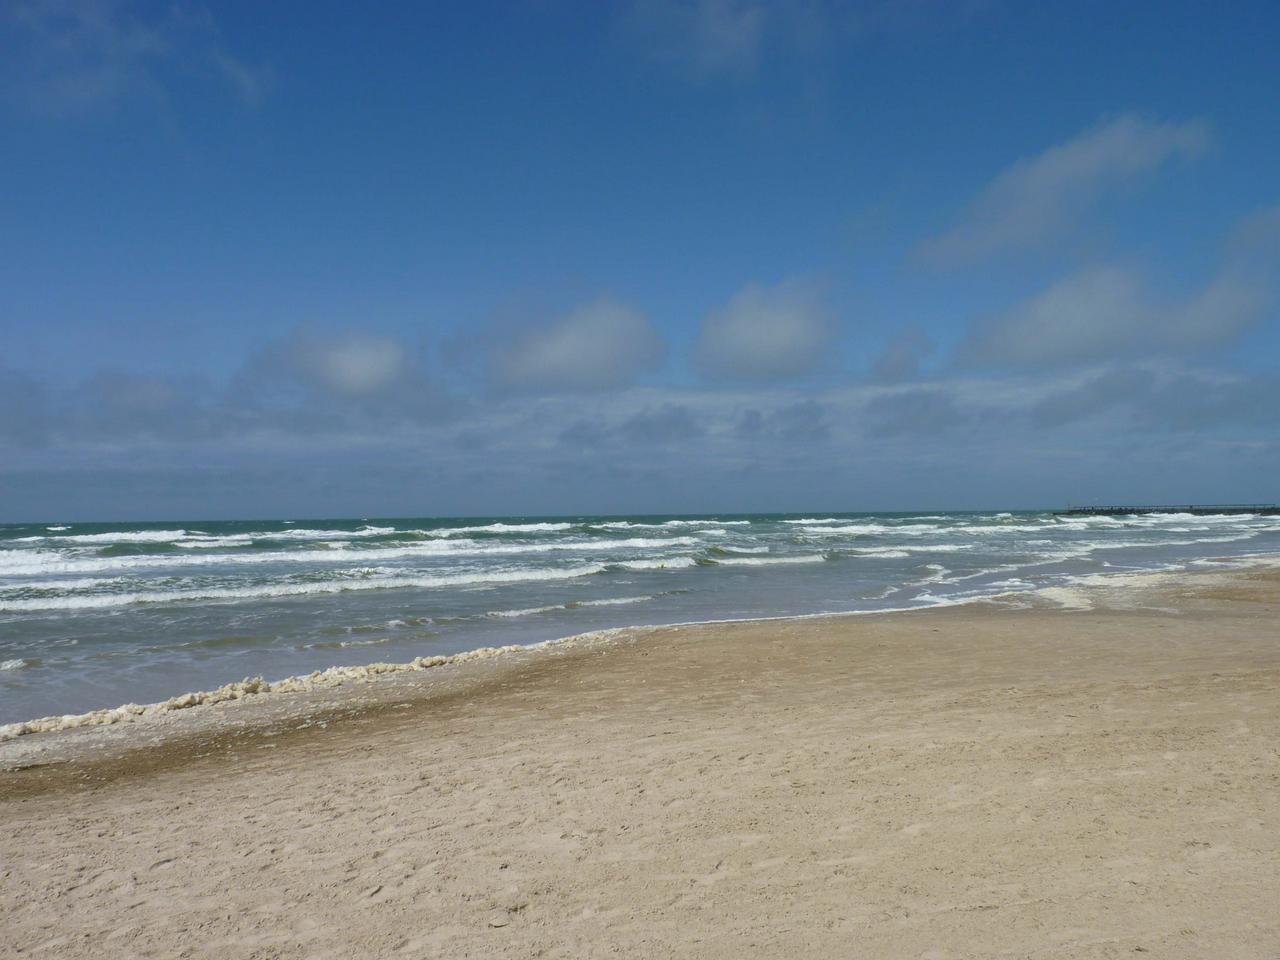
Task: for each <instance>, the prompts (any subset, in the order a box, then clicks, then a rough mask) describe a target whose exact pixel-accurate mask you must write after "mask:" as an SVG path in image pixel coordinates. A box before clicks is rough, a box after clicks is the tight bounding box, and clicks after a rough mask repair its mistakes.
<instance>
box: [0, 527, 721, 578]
mask: <svg viewBox="0 0 1280 960" xmlns="http://www.w3.org/2000/svg"><path fill="white" fill-rule="evenodd" d="M697 543H699V541H698V540H697V539H696V538H694V537H632V538H628V539H625V540H561V541H556V542H552V543H485V542H482V541H479V540H470V539H464V540H427V541H423V542H421V543H414V544H403V545H399V546H385V547H381V546H374V547H363V548H352V547H351V546H350V545H349V544H343V545H340V546H329V547H325V548H323V549H315V550H296V551H294V550H289V551H279V550H278V551H262V552H258V553H228V554H220V555H218V556H206V555H183V554H178V555H173V554H169V555H165V556H135V555H130V556H124V557H101V556H90V557H84V556H71V557H69V556H67V555H66V554H63V553H58V552H53V551H37V550H0V576H29V575H32V574H42V573H43V574H57V573H68V574H72V573H106V572H118V571H124V570H134V569H143V568H147V567H187V566H206V567H207V566H212V565H232V566H235V565H262V564H293V563H344V562H360V561H377V560H396V559H400V560H402V559H406V558H412V557H437V556H450V557H468V556H471V557H482V556H504V555H516V554H530V553H551V552H565V551H567V552H574V551H577V552H587V553H594V552H607V551H610V550H628V549H631V550H657V549H668V548H670V547H687V546H693V545H695V544H697Z"/></svg>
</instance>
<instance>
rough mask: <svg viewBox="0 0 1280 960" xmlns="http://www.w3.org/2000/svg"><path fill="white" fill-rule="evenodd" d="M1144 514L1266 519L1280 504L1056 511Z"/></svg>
mask: <svg viewBox="0 0 1280 960" xmlns="http://www.w3.org/2000/svg"><path fill="white" fill-rule="evenodd" d="M1143 513H1191V514H1196V515H1197V516H1211V515H1214V514H1230V513H1253V514H1258V515H1259V516H1264V517H1274V516H1280V504H1274V503H1219V504H1205V503H1201V504H1186V505H1182V506H1161V507H1155V506H1142V507H1139V506H1123V505H1122V506H1105V507H1068V508H1067V509H1066V510H1055V511H1054V515H1055V516H1059V517H1124V516H1129V515H1131V514H1143Z"/></svg>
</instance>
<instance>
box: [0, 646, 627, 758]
mask: <svg viewBox="0 0 1280 960" xmlns="http://www.w3.org/2000/svg"><path fill="white" fill-rule="evenodd" d="M628 629H630V628H618V629H612V630H593V631H591V632H589V633H580V634H575V635H574V636H572V637H562V638H560V639H558V640H544V641H543V642H541V643H533V644H528V645H521V644H508V645H507V646H504V647H481V648H479V649H477V650H467V651H464V652H462V653H455V654H452V655H450V656H434V657H415V658H414V659H413V660H410V661H408V662H407V663H370V664H365V665H364V666H356V667H330V668H329V669H327V670H317V671H315V672H314V673H309V674H304V675H302V676H295V677H286V678H285V679H283V680H276V681H269V680H264V679H263V678H262V677H251V678H246V679H244V680H239V681H236V682H235V683H228V684H225V685H224V686H221V687H218V688H217V689H216V690H198V691H194V692H191V693H184V694H180V695H178V696H176V697H170V698H169V699H168V700H162V701H160V702H159V703H148V704H138V703H126V704H122V705H120V706H118V707H112V708H110V709H106V710H91V711H89V712H88V713H74V714H72V713H68V714H63V715H61V716H49V717H40V718H39V719H36V720H24V721H21V722H19V723H8V724H4V725H2V726H0V742H4V741H7V740H15V739H17V738H18V737H22V736H26V735H28V734H32V733H53V732H56V731H60V730H75V729H78V728H81V727H99V726H106V725H110V724H116V723H121V722H132V721H135V720H139V719H142V718H144V717H154V716H159V715H161V714H166V713H173V712H174V711H177V710H187V709H189V708H191V707H199V706H208V705H211V704H216V703H227V702H229V701H235V700H245V699H248V698H251V697H259V696H263V695H266V694H292V693H307V692H310V691H313V690H325V689H331V688H333V687H340V686H342V685H343V684H346V683H367V682H369V681H372V680H375V679H377V678H379V677H383V676H387V675H389V674H396V673H410V672H415V671H422V670H431V669H434V668H436V667H443V666H446V665H449V664H457V663H468V662H470V661H474V660H492V659H494V658H497V657H505V656H509V655H511V654H513V653H528V652H530V651H533V650H541V649H547V648H550V647H573V646H577V645H579V644H583V643H590V642H599V641H601V640H605V639H609V638H612V637H614V636H617V635H618V634H621V633H624V632H626V631H627V630H628Z"/></svg>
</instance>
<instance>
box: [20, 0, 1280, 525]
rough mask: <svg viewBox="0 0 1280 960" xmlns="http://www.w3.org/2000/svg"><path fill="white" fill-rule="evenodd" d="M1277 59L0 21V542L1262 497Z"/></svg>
mask: <svg viewBox="0 0 1280 960" xmlns="http://www.w3.org/2000/svg"><path fill="white" fill-rule="evenodd" d="M1277 35H1280V8H1277V7H1276V5H1275V4H1270V3H1256V4H1250V3H1241V4H1235V5H1232V7H1231V8H1230V9H1229V10H1228V11H1225V12H1223V11H1213V10H1210V9H1208V8H1207V7H1205V6H1204V5H1203V4H1195V3H1185V4H1179V3H1162V4H1145V3H1134V4H1115V3H1096V4H1092V3H1079V4H1072V5H1070V6H1069V7H1068V6H1066V5H1057V4H1012V3H1001V2H996V0H992V2H973V3H963V2H961V3H931V2H927V0H916V2H910V3H902V2H898V3H862V4H857V3H850V4H834V3H831V4H828V3H820V2H811V3H804V2H796V3H785V4H782V3H778V4H773V3H767V2H763V0H681V2H677V0H637V2H633V3H616V4H594V3H569V2H560V3H557V2H542V3H526V4H515V3H511V4H501V3H493V4H483V3H476V4H458V5H430V6H423V7H422V8H421V9H405V10H393V9H390V8H387V9H374V10H373V11H371V12H361V13H358V14H357V13H353V12H352V11H351V9H350V8H349V6H348V5H338V4H332V5H330V4H324V3H307V4H301V3H298V4H292V3H275V4H248V3H245V4H239V3H224V4H208V5H201V4H195V3H181V2H179V3H115V2H109V0H99V2H73V0H65V2H64V0H18V2H14V3H10V4H6V5H5V7H4V10H3V12H2V13H0V64H3V66H0V78H3V86H2V88H0V93H2V96H0V131H2V135H0V142H2V143H3V144H4V151H3V156H4V161H5V162H4V173H5V176H4V179H3V191H4V195H3V207H2V209H3V211H4V213H3V215H2V217H0V224H2V228H0V333H2V334H3V338H2V340H0V519H9V520H20V519H45V518H48V519H55V518H67V519H97V518H148V517H157V518H171V517H227V516H272V515H276V516H279V515H287V516H319V515H383V516H386V515H406V514H506V513H521V514H527V513H585V512H603V511H608V512H642V511H643V512H676V511H707V512H714V511H729V510H743V511H746V510H805V509H809V508H814V509H817V508H822V509H832V510H834V509H844V510H860V509H897V508H901V509H910V508H967V507H999V506H1004V507H1034V506H1055V505H1058V504H1060V503H1065V502H1068V501H1072V502H1094V501H1107V500H1116V499H1120V500H1143V501H1166V500H1175V501H1205V500H1213V501H1222V500H1230V501H1242V500H1247V501H1254V500H1276V499H1280V492H1278V491H1277V487H1276V480H1275V477H1276V476H1277V475H1280V369H1277V368H1278V366H1280V364H1278V362H1277V361H1278V360H1280V308H1278V306H1277V304H1278V303H1280V300H1277V293H1278V292H1280V291H1277V282H1276V281H1277V279H1278V278H1280V178H1278V177H1277V173H1276V171H1277V170H1278V169H1280V162H1278V161H1280V111H1278V110H1277V109H1276V102H1275V98H1276V91H1277V90H1280V66H1277V58H1276V57H1275V46H1274V38H1275V37H1276V36H1277Z"/></svg>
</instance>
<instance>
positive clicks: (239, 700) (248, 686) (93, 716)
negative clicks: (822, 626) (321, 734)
mask: <svg viewBox="0 0 1280 960" xmlns="http://www.w3.org/2000/svg"><path fill="white" fill-rule="evenodd" d="M1207 563H1213V564H1214V567H1212V568H1209V569H1203V570H1189V569H1187V568H1188V566H1189V565H1190V564H1207ZM1278 566H1280V554H1256V555H1247V556H1244V557H1238V558H1237V557H1232V558H1222V559H1214V558H1201V559H1198V560H1195V561H1190V562H1188V563H1183V564H1181V565H1174V566H1170V567H1168V568H1156V569H1150V570H1126V571H1116V572H1114V573H1105V574H1092V575H1087V576H1084V577H1082V578H1078V579H1079V586H1077V587H1054V586H1049V587H1038V588H1033V589H1030V590H1005V591H1002V592H998V593H992V594H983V595H977V596H962V597H960V598H956V599H946V598H942V599H939V600H938V601H937V602H935V603H930V604H927V605H921V606H914V607H896V608H889V609H873V610H849V611H840V612H817V613H805V614H791V615H783V616H777V617H745V618H733V617H727V618H716V619H707V620H690V621H683V622H678V623H667V624H630V625H626V626H620V627H610V628H605V629H601V630H591V631H586V632H584V633H578V634H570V635H568V636H564V637H557V638H554V639H551V640H544V641H540V642H537V643H532V644H508V645H505V646H501V647H491V646H487V647H479V648H475V649H471V650H463V651H459V652H457V653H453V654H444V655H433V656H423V657H415V658H414V659H413V660H409V661H395V662H374V663H369V664H361V665H352V666H342V665H335V666H332V667H328V668H325V669H321V670H316V671H313V672H311V673H308V674H298V675H294V676H288V677H283V678H280V679H278V680H267V679H266V678H264V677H262V676H256V677H245V678H243V679H241V680H236V681H231V682H229V683H226V684H223V685H222V686H220V687H216V688H214V689H211V690H195V691H187V692H183V693H179V694H176V695H174V696H172V697H169V698H168V699H166V700H161V701H156V702H152V703H146V704H138V703H132V702H130V703H123V704H119V705H117V706H114V707H104V708H100V709H96V710H90V711H86V712H84V713H79V714H51V715H48V716H44V717H37V718H33V719H30V720H23V721H15V722H11V723H5V724H0V773H2V772H3V770H4V769H5V765H6V750H5V747H6V746H7V745H10V744H12V743H13V742H14V741H16V740H19V739H22V738H27V737H33V736H35V737H37V738H38V739H39V740H41V741H42V742H41V744H40V746H46V745H47V744H46V743H45V742H44V741H45V738H48V737H49V736H51V735H54V736H56V735H65V734H72V735H74V734H75V733H76V732H80V731H86V730H90V729H94V728H102V727H122V728H123V727H128V726H131V725H133V724H136V723H139V722H142V723H144V724H145V723H146V722H147V721H152V722H154V721H156V720H163V719H167V718H171V717H173V716H174V715H176V714H179V713H182V714H185V713H186V712H187V711H189V710H199V711H203V710H204V709H205V708H210V707H227V706H247V705H251V704H253V705H260V706H261V705H263V704H264V702H265V701H267V700H268V698H275V697H281V696H284V697H290V696H296V695H298V694H316V693H321V694H323V693H329V694H336V695H337V696H338V697H339V698H341V696H342V694H341V692H340V691H341V690H343V689H344V688H345V689H347V690H351V689H352V687H355V688H356V689H357V690H358V689H359V688H361V687H364V686H367V685H368V684H377V683H380V682H385V681H386V680H387V679H389V678H390V677H392V676H395V675H405V676H407V677H413V676H414V675H419V674H422V673H423V672H424V671H434V670H436V669H437V668H439V667H457V666H461V665H463V664H471V663H475V662H477V661H494V660H499V659H502V658H507V657H524V656H527V655H537V654H541V653H546V652H551V651H556V650H560V651H565V650H572V649H575V648H579V647H590V646H595V645H598V644H607V643H609V642H613V641H618V640H626V639H635V638H638V637H640V636H642V635H646V634H649V633H653V632H655V631H668V630H681V629H686V628H692V627H704V626H714V625H725V626H728V625H733V624H765V623H786V622H793V621H794V622H803V621H815V620H816V621H821V620H828V619H830V620H840V619H844V618H848V617H879V616H894V615H899V614H910V613H922V612H926V611H931V610H944V609H949V608H953V607H964V606H968V605H971V604H983V603H994V604H1001V605H1003V604H1006V603H1010V602H1012V603H1014V604H1017V603H1029V604H1034V603H1035V602H1036V601H1037V600H1047V601H1049V602H1050V603H1051V604H1054V605H1056V607H1057V608H1058V609H1060V610H1062V611H1064V612H1071V611H1076V610H1082V609H1089V608H1090V607H1091V605H1092V604H1093V603H1094V602H1096V598H1097V597H1098V596H1100V595H1102V594H1103V593H1104V592H1105V590H1106V588H1107V587H1109V586H1119V587H1122V588H1123V587H1124V586H1125V585H1126V584H1131V585H1132V584H1135V582H1136V585H1137V586H1138V588H1139V589H1141V588H1143V587H1144V586H1147V587H1149V586H1151V585H1153V584H1158V583H1160V582H1163V581H1165V580H1167V579H1169V578H1179V577H1197V576H1204V575H1212V574H1214V573H1222V572H1226V571H1244V572H1248V571H1250V570H1259V571H1263V570H1271V569H1275V568H1277V567H1278ZM1090 592H1092V593H1093V594H1094V595H1095V600H1087V601H1086V602H1085V603H1084V604H1083V605H1079V604H1080V601H1079V600H1078V599H1077V597H1078V596H1079V594H1081V593H1086V594H1087V593H1090ZM1111 602H1113V603H1114V602H1116V601H1115V599H1114V598H1113V600H1112V601H1111ZM352 699H355V700H359V699H360V698H359V695H358V693H356V694H353V696H352ZM201 719H208V718H205V717H202V718H201ZM227 719H228V722H234V719H233V718H231V717H228V718H227ZM149 732H151V731H149ZM161 735H163V734H161ZM59 746H60V745H59Z"/></svg>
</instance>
